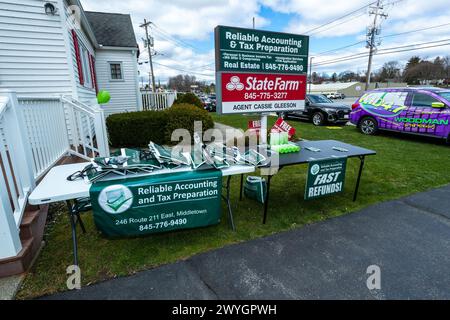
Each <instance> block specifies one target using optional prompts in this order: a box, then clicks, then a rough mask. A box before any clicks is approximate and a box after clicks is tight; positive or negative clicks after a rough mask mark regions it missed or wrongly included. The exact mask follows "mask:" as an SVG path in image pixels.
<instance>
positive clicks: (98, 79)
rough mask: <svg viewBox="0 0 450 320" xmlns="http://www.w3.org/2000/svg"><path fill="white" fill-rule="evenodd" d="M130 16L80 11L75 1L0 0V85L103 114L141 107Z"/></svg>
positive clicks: (26, 94) (19, 93)
mask: <svg viewBox="0 0 450 320" xmlns="http://www.w3.org/2000/svg"><path fill="white" fill-rule="evenodd" d="M138 55H139V49H138V45H137V43H136V38H135V34H134V31H133V25H132V22H131V17H130V16H129V15H125V14H109V13H98V12H85V11H84V10H83V8H82V6H81V4H80V2H79V1H78V0H52V1H45V0H44V1H43V0H20V1H19V0H0V89H10V90H12V91H15V92H16V93H17V96H18V97H19V98H20V97H30V96H33V97H36V96H45V97H48V96H55V95H68V96H71V97H72V98H73V99H76V100H78V101H80V102H83V103H87V104H94V103H95V98H96V92H97V91H98V90H107V91H109V92H110V94H111V101H110V103H109V104H107V105H104V106H103V108H104V110H105V113H106V114H111V113H115V112H123V111H136V110H139V109H140V108H141V102H140V100H141V99H140V94H139V82H138V81H139V80H138V69H137V59H138Z"/></svg>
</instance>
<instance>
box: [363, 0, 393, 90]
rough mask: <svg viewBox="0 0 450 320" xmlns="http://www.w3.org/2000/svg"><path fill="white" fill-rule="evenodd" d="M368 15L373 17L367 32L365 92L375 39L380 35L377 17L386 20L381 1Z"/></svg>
mask: <svg viewBox="0 0 450 320" xmlns="http://www.w3.org/2000/svg"><path fill="white" fill-rule="evenodd" d="M369 14H370V15H374V18H373V25H372V26H371V27H370V29H369V31H368V32H367V47H368V48H369V63H368V65H367V76H366V91H367V90H369V85H370V74H371V73H372V58H373V54H374V53H375V51H376V48H377V44H376V37H377V35H379V34H380V31H381V30H380V28H379V27H378V25H377V22H378V17H381V18H385V19H386V18H387V16H388V15H387V14H385V13H384V12H383V1H382V0H378V1H377V4H376V6H375V7H371V11H370V12H369Z"/></svg>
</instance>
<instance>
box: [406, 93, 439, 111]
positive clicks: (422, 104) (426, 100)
mask: <svg viewBox="0 0 450 320" xmlns="http://www.w3.org/2000/svg"><path fill="white" fill-rule="evenodd" d="M433 102H439V100H437V99H435V98H433V97H432V96H429V95H427V94H424V93H414V96H413V100H412V106H413V107H419V108H431V105H432V104H433Z"/></svg>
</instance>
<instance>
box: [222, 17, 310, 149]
mask: <svg viewBox="0 0 450 320" xmlns="http://www.w3.org/2000/svg"><path fill="white" fill-rule="evenodd" d="M215 47H216V84H217V85H216V88H217V110H218V112H219V113H220V114H248V113H260V114H262V118H261V142H262V144H265V143H267V136H266V135H267V117H265V115H267V114H270V113H272V112H286V111H301V110H303V109H304V108H305V96H306V82H307V71H308V50H309V37H308V36H303V35H296V34H288V33H280V32H269V31H261V30H254V29H243V28H235V27H225V26H217V27H216V28H215Z"/></svg>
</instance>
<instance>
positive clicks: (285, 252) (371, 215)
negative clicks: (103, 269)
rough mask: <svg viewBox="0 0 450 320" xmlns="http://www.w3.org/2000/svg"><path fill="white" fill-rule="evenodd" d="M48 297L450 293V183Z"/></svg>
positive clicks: (409, 296)
mask: <svg viewBox="0 0 450 320" xmlns="http://www.w3.org/2000/svg"><path fill="white" fill-rule="evenodd" d="M274 214H276V213H274ZM269 223H270V221H269ZM371 265H376V266H378V267H379V268H380V270H381V289H379V290H378V289H375V290H369V289H368V288H367V285H366V281H367V278H368V277H369V275H368V274H367V273H366V271H367V268H368V267H369V266H371ZM44 299H450V186H446V187H443V188H440V189H436V190H431V191H428V192H424V193H419V194H416V195H412V196H409V197H406V198H402V199H400V200H395V201H390V202H386V203H381V204H378V205H374V206H371V207H368V208H366V209H364V210H361V211H359V212H356V213H353V214H349V215H346V216H342V217H338V218H334V219H330V220H327V221H324V222H321V223H317V224H313V225H309V226H305V227H302V228H300V229H297V230H294V231H289V232H285V233H280V234H276V235H273V236H270V237H266V238H262V239H258V240H253V241H249V242H246V243H242V244H237V245H232V246H228V247H225V248H222V249H218V250H215V251H211V252H208V253H204V254H200V255H197V256H194V257H192V258H190V259H187V260H186V261H180V262H177V263H174V264H170V265H166V266H162V267H159V268H155V269H151V270H147V271H143V272H141V273H138V274H136V275H133V276H130V277H124V278H119V279H114V280H110V281H106V282H103V283H99V284H96V285H92V286H89V287H85V288H83V289H82V290H79V291H70V292H63V293H60V294H57V295H53V296H50V297H45V298H44Z"/></svg>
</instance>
